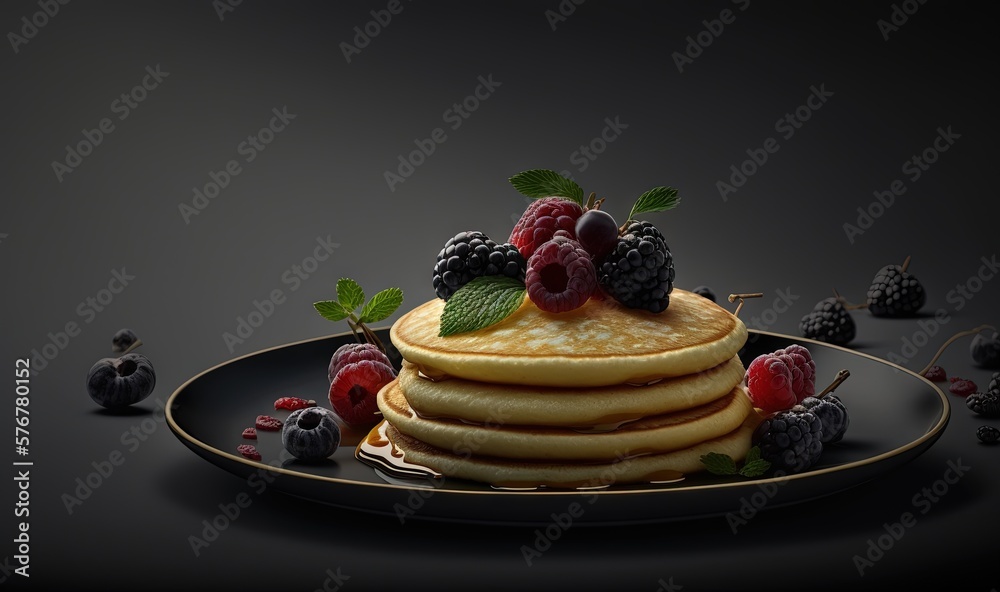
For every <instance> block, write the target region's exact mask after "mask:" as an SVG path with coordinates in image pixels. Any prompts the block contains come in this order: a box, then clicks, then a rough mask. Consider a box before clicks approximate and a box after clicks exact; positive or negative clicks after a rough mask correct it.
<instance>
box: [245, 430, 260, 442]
mask: <svg viewBox="0 0 1000 592" xmlns="http://www.w3.org/2000/svg"><path fill="white" fill-rule="evenodd" d="M243 438H244V439H246V440H256V439H257V428H247V429H245V430H243Z"/></svg>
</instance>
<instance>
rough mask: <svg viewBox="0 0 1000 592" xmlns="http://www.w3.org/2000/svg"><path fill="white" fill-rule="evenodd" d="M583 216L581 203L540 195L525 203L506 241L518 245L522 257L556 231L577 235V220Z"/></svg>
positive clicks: (526, 255)
mask: <svg viewBox="0 0 1000 592" xmlns="http://www.w3.org/2000/svg"><path fill="white" fill-rule="evenodd" d="M582 215H583V206H581V205H580V204H578V203H576V202H575V201H572V200H569V199H564V198H562V197H543V198H541V199H536V200H535V201H533V202H531V203H530V204H528V207H527V208H526V209H525V210H524V213H523V214H521V218H520V220H518V221H517V224H515V225H514V229H513V230H512V231H511V233H510V238H509V239H507V242H509V243H510V244H512V245H514V246H515V247H517V250H518V251H520V252H521V255H522V256H524V258H525V259H528V258H530V257H531V256H532V255H534V254H535V250H536V249H538V247H540V246H542V245H543V244H545V243H547V242H549V241H550V240H552V238H553V237H554V236H556V233H557V232H560V231H561V233H562V236H566V237H567V238H572V239H575V238H576V221H577V220H578V219H579V218H580V216H582Z"/></svg>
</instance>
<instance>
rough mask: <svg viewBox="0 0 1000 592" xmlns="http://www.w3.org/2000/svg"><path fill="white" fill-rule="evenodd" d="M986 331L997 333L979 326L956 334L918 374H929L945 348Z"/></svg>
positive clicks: (986, 327)
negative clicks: (956, 341) (960, 339)
mask: <svg viewBox="0 0 1000 592" xmlns="http://www.w3.org/2000/svg"><path fill="white" fill-rule="evenodd" d="M906 260H907V261H909V260H910V258H909V257H907V258H906ZM986 329H992V330H994V331H996V329H994V328H993V325H979V326H978V327H976V328H975V329H969V330H968V331H959V332H958V333H955V334H954V335H952V336H951V337H949V338H948V341H945V342H944V343H942V344H941V347H939V348H938V350H937V353H936V354H934V357H933V358H931V361H930V362H928V363H927V365H926V366H924V369H923V370H921V371H920V372H918V373H917V374H920V375H921V376H924V375H925V374H927V371H928V370H930V369H931V366H933V365H934V364H935V362H937V361H938V358H940V357H941V354H943V353H944V350H945V348H946V347H948V346H949V345H951V344H952V343H954V341H955V340H956V339H959V338H962V337H965V336H967V335H975V334H976V333H979V332H980V331H985V330H986Z"/></svg>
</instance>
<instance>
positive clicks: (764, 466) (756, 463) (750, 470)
mask: <svg viewBox="0 0 1000 592" xmlns="http://www.w3.org/2000/svg"><path fill="white" fill-rule="evenodd" d="M747 458H749V456H748V457H747ZM770 468H771V463H769V462H767V461H766V460H764V459H762V458H757V459H754V460H748V461H747V462H746V464H744V465H743V467H742V468H741V469H740V475H743V476H744V477H758V476H760V475H763V474H764V473H765V472H767V470H768V469H770Z"/></svg>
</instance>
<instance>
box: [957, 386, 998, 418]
mask: <svg viewBox="0 0 1000 592" xmlns="http://www.w3.org/2000/svg"><path fill="white" fill-rule="evenodd" d="M965 406H966V407H968V408H969V409H971V410H972V411H973V412H974V413H977V414H979V415H982V416H983V417H1000V394H998V393H996V392H994V391H986V392H985V393H972V394H971V395H969V396H968V397H966V398H965Z"/></svg>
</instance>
